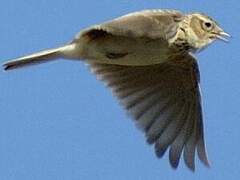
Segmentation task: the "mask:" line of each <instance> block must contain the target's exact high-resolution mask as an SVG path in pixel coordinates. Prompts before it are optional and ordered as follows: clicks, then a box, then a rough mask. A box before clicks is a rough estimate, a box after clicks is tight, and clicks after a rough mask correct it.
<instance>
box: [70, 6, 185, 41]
mask: <svg viewBox="0 0 240 180" xmlns="http://www.w3.org/2000/svg"><path fill="white" fill-rule="evenodd" d="M183 17H184V15H183V14H182V13H181V12H179V11H174V10H144V11H139V12H135V13H130V14H128V15H125V16H122V17H120V18H116V19H114V20H112V21H108V22H106V23H103V24H100V25H95V26H92V27H90V28H89V29H86V30H85V31H82V32H81V33H80V34H79V35H77V37H76V39H75V40H77V39H78V38H79V37H81V35H82V34H84V33H88V32H91V31H94V33H95V34H96V31H97V30H99V31H100V33H101V32H102V31H104V32H106V33H110V34H112V35H116V36H127V37H133V38H136V37H138V38H141V37H144V38H151V39H158V38H162V39H164V40H168V39H170V38H172V37H174V36H175V34H176V33H177V29H178V22H180V21H181V20H182V19H183Z"/></svg>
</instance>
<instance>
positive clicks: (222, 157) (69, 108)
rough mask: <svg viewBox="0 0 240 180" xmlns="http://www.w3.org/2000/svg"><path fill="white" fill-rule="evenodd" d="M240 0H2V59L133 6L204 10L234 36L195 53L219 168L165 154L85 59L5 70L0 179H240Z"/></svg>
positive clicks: (54, 42)
mask: <svg viewBox="0 0 240 180" xmlns="http://www.w3.org/2000/svg"><path fill="white" fill-rule="evenodd" d="M239 7H240V4H239V2H238V1H237V0H229V1H225V0H219V1H215V2H214V1H201V2H200V1H193V0H188V1H184V2H183V1H178V0H172V1H167V0H131V1H130V0H101V1H97V0H88V1H82V0H71V1H69V0H58V1H56V0H52V1H49V0H38V1H35V0H25V1H17V0H2V1H1V6H0V21H1V28H0V39H1V49H0V57H1V63H3V62H4V60H6V59H10V58H14V57H17V56H20V55H24V54H28V53H32V52H35V51H38V50H42V49H45V48H51V47H55V46H58V45H61V44H64V43H65V42H68V41H70V40H71V39H72V38H73V37H74V35H75V34H76V33H77V32H78V31H79V30H81V29H82V28H85V27H88V26H90V25H92V24H96V23H100V22H103V21H105V20H109V19H112V18H114V17H118V16H120V15H123V14H126V13H128V12H132V11H136V10H142V9H151V8H172V9H178V10H181V11H183V12H193V11H200V12H204V13H207V14H209V15H210V16H212V17H213V18H214V19H216V20H217V21H218V22H219V24H220V25H221V27H223V28H224V29H225V30H226V31H227V32H228V33H230V34H231V35H232V36H233V38H231V40H230V43H227V44H226V43H222V42H216V43H214V44H213V45H211V46H210V47H209V48H208V49H206V50H205V51H203V52H201V53H200V54H198V55H197V57H198V60H199V66H200V70H201V87H202V92H203V93H202V96H203V105H204V124H205V138H206V141H207V149H208V154H209V159H210V161H211V164H212V167H211V168H210V169H207V168H205V167H204V166H203V165H202V164H201V163H200V162H199V161H198V160H197V169H196V172H195V173H192V172H190V171H189V170H188V169H187V168H186V167H185V165H184V164H183V163H182V162H181V163H180V166H179V168H178V170H177V171H174V170H172V169H171V168H170V166H169V163H168V156H166V157H165V158H163V159H162V160H159V159H157V158H156V157H155V155H154V152H153V148H152V147H150V146H148V145H147V144H146V143H145V139H144V136H143V134H142V133H141V132H140V131H139V130H137V129H136V128H135V125H134V123H133V122H132V121H131V120H130V119H129V118H128V117H127V116H126V114H125V112H124V111H123V110H122V109H121V107H119V106H118V103H117V101H116V99H115V98H113V97H112V95H111V93H110V91H109V90H108V89H106V88H105V87H104V85H103V84H102V83H101V82H98V81H97V80H96V79H95V77H94V75H92V74H90V73H89V71H88V69H87V67H86V66H85V65H84V64H83V63H78V62H71V61H63V60H60V61H56V62H52V63H49V64H43V65H39V66H34V67H31V68H27V69H21V70H17V71H12V72H7V73H6V72H3V71H2V70H1V71H0V82H1V88H0V107H1V108H0V114H1V118H0V179H1V180H32V179H34V180H77V179H78V180H79V179H104V180H108V179H109V180H112V179H114V180H124V179H136V180H138V179H139V180H146V179H151V180H155V179H156V180H157V179H164V180H168V179H178V180H181V179H184V180H187V179H210V178H211V179H212V178H214V179H219V180H220V179H236V178H237V177H239V176H240V172H239V169H240V163H239V162H240V155H239V152H240V143H239V139H240V134H239V127H240V121H239V119H240V111H239V104H240V98H239V94H240V90H239V89H240V83H239V76H240V71H239V67H240V61H239V57H240V45H239V41H240V39H239V32H240V26H239V20H240V15H239Z"/></svg>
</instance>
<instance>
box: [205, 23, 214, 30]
mask: <svg viewBox="0 0 240 180" xmlns="http://www.w3.org/2000/svg"><path fill="white" fill-rule="evenodd" d="M203 29H204V30H206V31H211V30H212V29H213V24H212V23H211V22H203Z"/></svg>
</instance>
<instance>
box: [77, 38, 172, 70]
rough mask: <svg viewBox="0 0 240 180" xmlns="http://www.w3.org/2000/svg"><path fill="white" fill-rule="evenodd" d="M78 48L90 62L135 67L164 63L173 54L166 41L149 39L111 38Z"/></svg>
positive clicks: (86, 43)
mask: <svg viewBox="0 0 240 180" xmlns="http://www.w3.org/2000/svg"><path fill="white" fill-rule="evenodd" d="M78 48H79V51H81V57H82V58H83V59H87V60H88V61H90V62H97V63H106V64H118V65H133V66H142V65H151V64H159V63H163V62H166V61H167V60H168V59H169V57H170V56H171V55H172V54H173V50H172V49H170V48H169V46H168V43H167V42H166V41H164V40H161V39H157V40H153V39H149V38H132V39H131V38H125V37H111V38H108V39H107V38H105V39H103V40H102V41H101V40H99V41H93V42H85V43H82V46H81V47H78Z"/></svg>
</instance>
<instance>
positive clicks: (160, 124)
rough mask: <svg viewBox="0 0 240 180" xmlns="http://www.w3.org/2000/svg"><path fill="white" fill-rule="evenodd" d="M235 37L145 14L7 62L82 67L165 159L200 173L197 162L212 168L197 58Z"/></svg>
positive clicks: (201, 19) (194, 21)
mask: <svg viewBox="0 0 240 180" xmlns="http://www.w3.org/2000/svg"><path fill="white" fill-rule="evenodd" d="M228 37H230V35H229V34H228V33H226V32H225V31H224V30H223V29H222V28H221V27H220V26H219V25H218V23H217V22H216V21H215V20H214V19H212V18H211V17H209V16H208V15H206V14H204V13H199V12H196V13H195V12H194V13H188V14H187V13H183V12H181V11H178V10H173V9H146V10H141V11H137V12H132V13H129V14H126V15H123V16H120V17H117V18H115V19H113V20H108V21H105V22H103V23H100V24H96V25H93V26H90V27H87V28H85V29H83V30H81V31H80V32H79V33H78V34H77V35H76V36H75V38H73V40H71V41H70V42H69V43H66V44H65V45H63V46H61V47H58V48H53V49H49V50H44V51H40V52H38V53H34V54H32V55H27V56H23V57H20V58H16V59H13V60H10V61H7V62H6V63H4V64H3V67H4V69H5V70H6V71H7V70H13V69H17V68H22V67H25V66H29V65H34V64H39V63H44V62H48V61H52V60H56V59H68V60H77V61H82V62H83V63H85V64H87V65H88V66H89V68H90V71H91V72H92V73H94V74H96V77H97V79H99V80H101V81H103V82H104V84H105V85H106V86H107V87H109V88H110V89H111V92H112V94H113V95H114V96H115V97H116V98H117V99H118V100H119V104H120V105H121V106H122V107H123V108H124V109H125V110H126V112H127V114H128V115H129V116H130V117H131V119H133V120H134V122H135V124H136V127H138V128H139V129H140V130H141V131H142V132H143V133H144V134H145V138H146V141H147V143H148V144H150V145H152V146H153V147H154V149H155V154H156V155H157V157H158V158H162V157H163V156H164V154H166V152H167V151H168V156H169V163H170V166H171V167H172V168H173V169H177V167H178V166H179V162H180V159H181V158H183V161H184V162H185V164H186V166H187V167H188V169H190V170H192V171H195V158H196V156H197V155H198V158H199V159H200V161H201V162H202V163H203V164H204V165H205V166H206V167H210V163H209V160H208V155H207V151H206V145H205V140H204V126H203V112H202V103H201V93H200V72H199V68H198V63H197V59H196V57H195V54H196V53H198V52H200V51H202V50H203V49H205V48H206V47H207V46H208V45H210V44H211V43H213V42H214V41H215V40H222V41H228V39H227V38H228Z"/></svg>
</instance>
